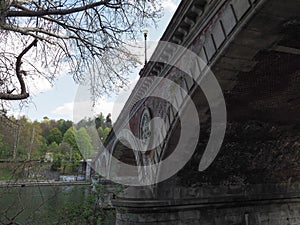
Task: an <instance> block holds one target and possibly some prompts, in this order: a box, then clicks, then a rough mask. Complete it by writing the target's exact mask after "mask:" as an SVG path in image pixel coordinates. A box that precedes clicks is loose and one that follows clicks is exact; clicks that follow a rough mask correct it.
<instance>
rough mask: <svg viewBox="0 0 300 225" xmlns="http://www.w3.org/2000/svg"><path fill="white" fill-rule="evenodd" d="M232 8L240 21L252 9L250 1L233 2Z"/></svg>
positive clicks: (235, 0)
mask: <svg viewBox="0 0 300 225" xmlns="http://www.w3.org/2000/svg"><path fill="white" fill-rule="evenodd" d="M232 7H233V10H234V13H235V15H236V17H237V19H238V20H240V19H241V18H242V17H243V16H244V15H245V13H246V12H247V11H248V9H249V8H250V3H249V1H248V0H233V1H232Z"/></svg>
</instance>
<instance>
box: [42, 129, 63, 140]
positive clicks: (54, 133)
mask: <svg viewBox="0 0 300 225" xmlns="http://www.w3.org/2000/svg"><path fill="white" fill-rule="evenodd" d="M46 138H47V141H48V144H50V143H52V142H56V143H57V144H60V143H61V141H62V138H63V137H62V134H61V131H60V130H59V129H58V128H56V127H54V128H52V129H51V130H50V133H49V136H48V137H46Z"/></svg>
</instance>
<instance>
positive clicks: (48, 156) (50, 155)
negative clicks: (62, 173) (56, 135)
mask: <svg viewBox="0 0 300 225" xmlns="http://www.w3.org/2000/svg"><path fill="white" fill-rule="evenodd" d="M44 160H45V162H53V153H52V152H46V154H45V159H44Z"/></svg>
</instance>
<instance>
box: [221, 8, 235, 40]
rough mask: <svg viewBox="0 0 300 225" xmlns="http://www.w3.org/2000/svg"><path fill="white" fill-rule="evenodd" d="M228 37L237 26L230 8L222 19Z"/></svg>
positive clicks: (226, 9)
mask: <svg viewBox="0 0 300 225" xmlns="http://www.w3.org/2000/svg"><path fill="white" fill-rule="evenodd" d="M220 21H221V23H222V24H223V28H224V30H225V33H226V35H229V34H230V32H231V31H232V29H233V28H234V26H235V25H236V19H235V17H234V14H233V11H232V9H231V7H230V6H228V7H226V8H225V10H224V12H223V14H222V15H221V18H220Z"/></svg>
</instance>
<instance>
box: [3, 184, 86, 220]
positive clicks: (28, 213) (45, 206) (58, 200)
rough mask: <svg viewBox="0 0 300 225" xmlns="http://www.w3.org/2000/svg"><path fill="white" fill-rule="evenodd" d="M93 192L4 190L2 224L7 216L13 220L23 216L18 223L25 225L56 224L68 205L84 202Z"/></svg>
mask: <svg viewBox="0 0 300 225" xmlns="http://www.w3.org/2000/svg"><path fill="white" fill-rule="evenodd" d="M89 192H90V187H89V186H88V185H74V186H31V187H2V188H0V223H1V222H3V221H5V220H6V219H5V215H7V216H8V217H13V216H15V215H17V214H18V212H20V214H19V215H18V216H17V217H16V221H17V222H19V223H20V224H22V225H23V224H28V225H41V224H42V225H48V224H49V225H53V224H56V223H57V220H58V218H57V215H58V210H59V208H60V207H61V206H62V205H63V204H64V203H65V202H66V201H72V203H73V202H80V201H83V199H84V198H85V197H86V196H87V195H88V194H89ZM1 224H2V223H1ZM3 224H5V223H3Z"/></svg>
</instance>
